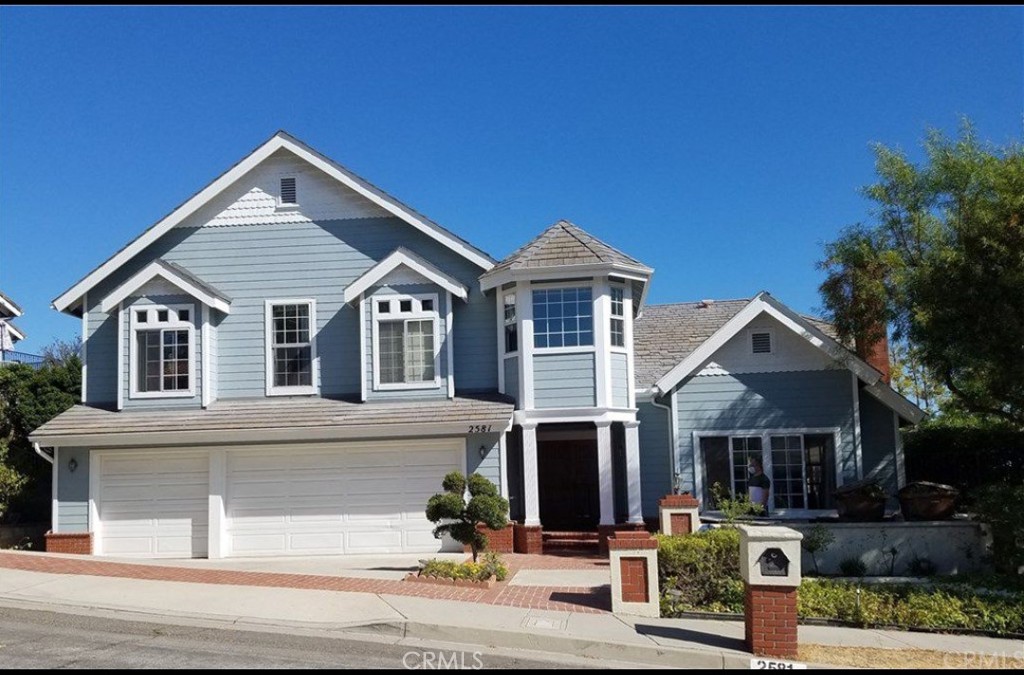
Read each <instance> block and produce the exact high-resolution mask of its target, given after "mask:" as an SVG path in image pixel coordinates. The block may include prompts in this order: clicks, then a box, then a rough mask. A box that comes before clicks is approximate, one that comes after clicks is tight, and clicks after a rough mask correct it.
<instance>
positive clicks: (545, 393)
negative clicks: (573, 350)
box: [533, 352, 596, 408]
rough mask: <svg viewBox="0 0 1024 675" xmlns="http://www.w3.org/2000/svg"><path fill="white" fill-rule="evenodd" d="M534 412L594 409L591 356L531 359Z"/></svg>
mask: <svg viewBox="0 0 1024 675" xmlns="http://www.w3.org/2000/svg"><path fill="white" fill-rule="evenodd" d="M533 405H534V407H535V408H583V407H590V406H594V405H596V391H595V384H594V354H593V352H586V353H582V354H536V355H534V357H533Z"/></svg>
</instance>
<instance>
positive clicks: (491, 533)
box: [464, 523, 515, 553]
mask: <svg viewBox="0 0 1024 675" xmlns="http://www.w3.org/2000/svg"><path fill="white" fill-rule="evenodd" d="M476 529H477V530H479V531H481V532H483V533H484V534H486V535H487V548H486V549H485V550H487V551H493V552H494V553H512V552H513V550H514V548H515V547H514V537H513V529H514V528H513V525H512V524H511V523H510V524H508V525H507V526H505V527H503V528H502V529H500V530H492V529H491V528H489V527H487V526H486V525H484V524H482V523H480V524H478V525H477V526H476ZM464 550H465V552H466V553H469V552H470V550H471V549H470V547H469V546H468V545H467V546H466V547H465V548H464Z"/></svg>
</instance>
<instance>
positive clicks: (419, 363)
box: [372, 295, 440, 389]
mask: <svg viewBox="0 0 1024 675" xmlns="http://www.w3.org/2000/svg"><path fill="white" fill-rule="evenodd" d="M372 307H373V341H374V344H373V353H374V369H373V380H374V382H373V384H374V388H375V389H425V388H435V387H439V386H440V379H439V378H438V355H439V354H440V351H439V344H440V340H439V338H438V325H439V315H438V309H437V307H438V304H437V296H436V295H422V296H399V295H395V296H389V297H388V298H386V299H384V298H376V299H374V301H373V305H372Z"/></svg>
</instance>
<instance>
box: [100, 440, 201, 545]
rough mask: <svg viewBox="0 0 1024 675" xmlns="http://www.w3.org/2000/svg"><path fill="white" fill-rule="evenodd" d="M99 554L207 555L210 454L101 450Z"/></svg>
mask: <svg viewBox="0 0 1024 675" xmlns="http://www.w3.org/2000/svg"><path fill="white" fill-rule="evenodd" d="M92 466H93V470H95V471H98V472H99V475H98V485H97V487H98V494H96V495H95V498H96V506H97V511H98V514H97V515H98V516H99V521H100V523H99V528H98V529H99V537H98V539H99V553H101V554H102V555H109V556H127V557H144V558H190V557H196V556H204V555H206V548H207V522H208V521H207V519H208V513H209V506H208V504H209V498H208V494H209V490H210V479H209V467H210V460H209V456H208V455H207V453H205V452H193V453H171V452H168V453H153V452H150V453H145V454H141V453H140V454H129V453H120V452H110V453H102V454H100V453H97V454H95V455H94V456H93V461H92Z"/></svg>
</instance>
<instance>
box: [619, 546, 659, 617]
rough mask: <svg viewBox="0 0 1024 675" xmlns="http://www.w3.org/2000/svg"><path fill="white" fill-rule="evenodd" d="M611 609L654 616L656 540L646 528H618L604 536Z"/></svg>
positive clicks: (656, 606) (656, 568)
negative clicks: (645, 530)
mask: <svg viewBox="0 0 1024 675" xmlns="http://www.w3.org/2000/svg"><path fill="white" fill-rule="evenodd" d="M608 549H609V551H608V554H609V558H610V560H609V567H610V568H611V569H610V571H611V577H612V612H614V613H615V614H626V615H632V616H648V617H656V616H658V615H659V614H660V602H659V598H658V542H657V540H655V539H654V538H653V537H652V536H651V535H650V534H649V533H647V532H618V533H617V534H616V535H615V536H614V537H612V538H611V539H609V540H608Z"/></svg>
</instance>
